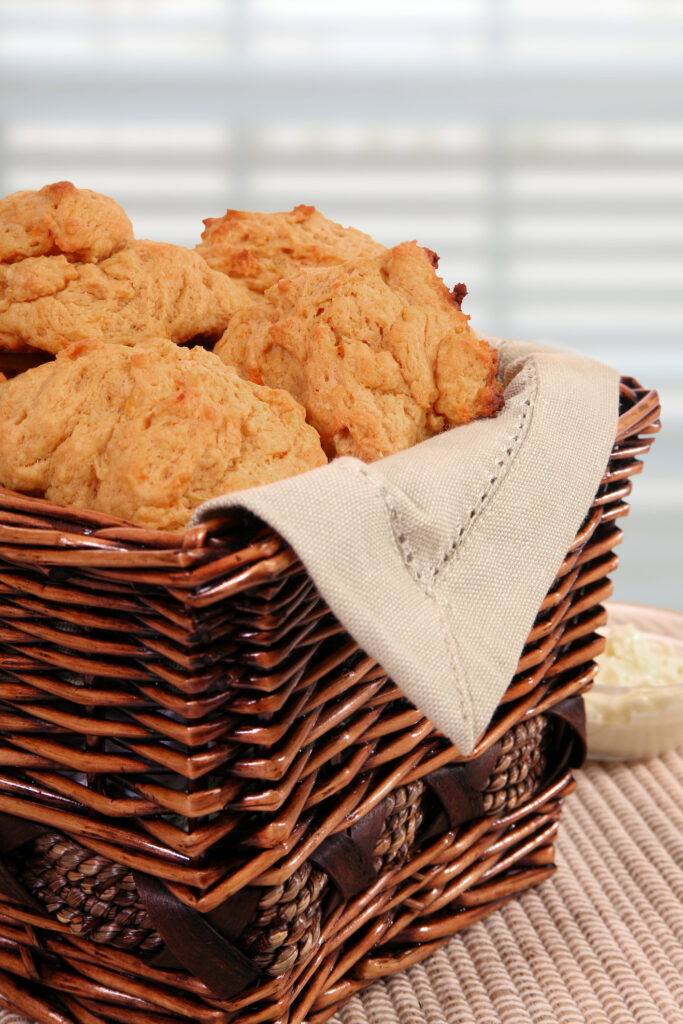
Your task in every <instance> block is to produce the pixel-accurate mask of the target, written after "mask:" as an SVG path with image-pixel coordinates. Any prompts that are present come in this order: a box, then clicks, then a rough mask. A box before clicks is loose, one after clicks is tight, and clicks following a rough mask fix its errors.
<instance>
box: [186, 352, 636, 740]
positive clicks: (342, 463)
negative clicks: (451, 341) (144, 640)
mask: <svg viewBox="0 0 683 1024" xmlns="http://www.w3.org/2000/svg"><path fill="white" fill-rule="evenodd" d="M492 343H493V344H496V345H497V347H498V353H499V376H500V379H501V381H502V382H503V386H504V390H505V407H504V409H503V410H502V411H501V412H500V413H499V414H498V416H497V417H496V418H495V419H485V420H476V421H475V422H473V423H470V424H468V425H467V426H461V427H456V428H453V429H451V430H448V431H446V432H444V433H442V434H439V435H437V436H436V437H433V438H430V439H429V440H427V441H423V442H422V443H421V444H418V445H415V446H414V447H413V448H410V449H408V450H406V451H403V452H399V453H397V454H395V455H391V456H389V457H388V458H385V459H380V460H379V461H377V462H374V463H371V464H365V463H363V462H360V461H359V460H358V459H354V458H348V457H344V458H339V459H335V460H334V461H332V462H331V463H330V464H329V465H327V466H323V467H321V468H319V469H314V470H311V471H309V472H307V473H304V474H302V475H300V476H296V477H292V478H290V479H287V480H281V481H278V482H276V483H272V484H268V485H266V486H263V487H255V488H252V489H250V490H246V491H240V492H236V493H232V494H228V495H225V496H224V497H219V498H214V499H212V500H211V501H208V502H205V503H204V504H203V505H202V506H200V508H199V509H197V511H196V512H195V515H194V518H193V523H196V522H200V521H201V520H202V519H206V518H210V517H212V516H214V515H215V514H216V512H218V511H220V510H222V509H226V508H231V507H235V506H240V507H242V508H245V509H249V510H250V511H251V512H253V513H254V514H255V515H257V516H258V517H259V518H261V519H263V520H264V521H265V522H267V523H269V524H270V526H272V527H273V528H274V529H275V530H277V531H278V532H279V533H280V534H281V535H282V536H283V537H284V538H285V540H287V541H288V542H289V543H290V544H291V545H292V547H293V548H294V550H295V551H296V552H297V554H298V556H299V558H300V559H301V561H302V562H303V564H304V565H305V566H306V569H307V570H308V572H309V574H310V575H311V577H312V578H313V580H314V581H315V583H316V586H317V588H318V590H319V591H320V593H321V595H322V597H323V598H324V599H325V601H326V602H327V603H328V605H329V607H330V608H331V609H332V611H333V612H334V614H335V615H336V617H337V618H338V619H339V621H340V622H341V623H342V624H343V625H344V627H345V628H346V630H347V631H348V632H349V633H350V634H351V635H352V636H353V637H354V639H355V640H356V641H357V642H358V644H359V645H360V646H361V647H362V648H363V650H365V651H366V652H367V653H368V654H369V655H371V656H372V657H373V658H375V659H376V660H377V661H379V662H380V663H381V665H382V666H383V667H384V669H385V670H386V671H387V672H388V673H389V675H390V677H391V678H392V679H393V680H394V681H395V683H396V684H397V685H398V686H399V687H400V688H401V690H403V692H404V693H405V695H406V696H407V697H408V698H409V699H410V700H411V701H412V702H413V703H414V704H415V705H416V706H417V707H419V708H420V710H421V711H422V712H423V713H424V714H425V715H426V716H427V717H428V718H429V719H430V720H431V721H432V722H433V724H434V725H435V726H436V727H437V728H438V729H440V730H441V731H442V732H443V733H444V734H445V735H446V736H447V737H448V738H449V739H450V740H451V742H452V743H453V744H455V746H456V747H457V748H458V749H459V751H460V752H461V753H462V754H463V755H467V754H469V753H471V751H472V750H473V748H474V746H475V744H476V742H477V739H478V738H479V736H480V735H481V734H482V733H483V732H484V730H485V729H486V727H487V725H488V723H489V721H490V719H491V716H492V715H493V713H494V711H495V709H496V707H497V705H498V703H499V701H500V699H501V698H502V696H503V694H504V692H505V690H506V688H507V686H508V684H509V682H510V679H511V678H512V676H513V674H514V671H515V668H516V666H517V662H518V660H519V656H520V653H521V651H522V648H523V646H524V643H525V640H526V638H527V636H528V634H529V631H530V630H531V627H532V626H533V623H534V620H535V618H536V615H537V613H538V609H539V607H540V604H541V602H542V601H543V598H544V597H545V595H546V593H547V591H548V589H549V587H550V585H551V584H552V582H553V580H554V578H555V576H556V574H557V571H558V569H559V567H560V565H561V564H562V561H563V559H564V557H565V555H566V553H567V550H568V548H569V546H570V544H571V542H572V541H573V539H574V537H575V535H576V533H577V531H578V529H579V527H580V525H581V523H582V521H583V519H584V517H585V514H586V512H587V511H588V508H589V507H590V505H591V503H592V500H593V497H594V495H595V492H596V490H597V488H598V486H599V484H600V481H601V479H602V475H603V472H604V470H605V466H606V464H607V461H608V458H609V455H610V451H611V448H612V445H613V443H614V438H615V435H616V429H617V417H618V397H619V387H618V382H619V378H618V374H617V372H616V370H614V369H612V368H611V367H608V366H605V365H604V364H602V363H597V362H595V361H593V360H589V359H585V358H583V357H580V356H577V355H573V354H570V353H566V352H562V351H555V350H553V349H549V348H546V347H543V346H534V345H529V344H526V343H523V342H517V341H503V342H495V341H494V342H492Z"/></svg>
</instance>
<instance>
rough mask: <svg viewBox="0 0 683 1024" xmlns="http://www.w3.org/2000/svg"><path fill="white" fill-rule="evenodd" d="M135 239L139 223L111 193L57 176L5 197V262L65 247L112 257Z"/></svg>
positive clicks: (1, 235)
mask: <svg viewBox="0 0 683 1024" xmlns="http://www.w3.org/2000/svg"><path fill="white" fill-rule="evenodd" d="M132 240H133V225H132V224H131V222H130V220H129V219H128V216H127V215H126V213H125V211H124V210H123V209H122V208H121V207H120V206H119V205H118V203H115V202H114V200H113V199H110V198H109V196H103V195H100V194H99V193H98V192H91V191H90V190H89V189H86V188H76V186H75V185H72V184H71V182H70V181H57V182H55V183H54V184H52V185H45V186H44V187H43V188H41V189H39V190H38V191H25V192H14V193H13V194H12V195H9V196H5V198H4V199H0V263H14V262H15V261H16V260H21V259H25V258H26V257H28V256H48V255H58V254H59V253H63V254H64V255H65V256H69V257H73V258H74V259H77V260H80V261H81V262H84V263H88V262H91V261H92V260H102V259H106V257H107V256H111V254H112V253H113V252H116V250H117V249H120V248H121V247H122V246H123V245H125V244H126V243H127V242H131V241H132Z"/></svg>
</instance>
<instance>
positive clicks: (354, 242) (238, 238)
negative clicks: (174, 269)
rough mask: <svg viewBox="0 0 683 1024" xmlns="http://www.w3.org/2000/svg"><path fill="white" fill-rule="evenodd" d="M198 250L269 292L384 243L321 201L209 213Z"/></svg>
mask: <svg viewBox="0 0 683 1024" xmlns="http://www.w3.org/2000/svg"><path fill="white" fill-rule="evenodd" d="M204 224H205V225H206V228H205V230H204V232H203V233H202V241H201V242H200V243H199V245H198V246H197V247H196V249H195V251H196V252H198V253H199V254H200V256H203V257H204V259H205V260H206V262H207V263H208V264H209V266H210V267H213V268H214V270H220V271H221V272H222V273H224V274H227V275H228V276H229V277H235V278H240V279H241V280H242V281H244V283H245V284H246V285H247V286H248V287H249V288H250V289H251V290H252V291H253V292H258V293H261V292H264V291H265V290H266V289H267V288H270V287H271V285H274V284H275V283H276V282H277V281H279V280H280V279H281V278H283V277H290V276H291V275H293V274H298V273H299V272H300V271H302V270H305V269H306V268H307V267H330V266H336V265H337V264H339V263H345V262H346V261H347V260H350V259H355V258H358V257H363V256H381V255H382V253H384V252H386V249H385V247H384V246H383V245H380V244H379V242H375V241H374V240H373V239H372V238H370V236H369V235H366V234H363V232H362V231H357V230H356V229H355V228H344V227H342V225H341V224H337V223H335V221H333V220H328V219H327V217H324V216H323V215H322V213H320V212H319V211H318V210H316V208H315V206H295V207H294V209H293V210H288V211H283V212H282V213H247V212H246V211H243V210H228V211H227V213H226V214H225V216H224V217H218V218H216V217H209V218H208V219H207V220H205V221H204Z"/></svg>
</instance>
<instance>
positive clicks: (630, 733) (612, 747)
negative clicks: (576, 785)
mask: <svg viewBox="0 0 683 1024" xmlns="http://www.w3.org/2000/svg"><path fill="white" fill-rule="evenodd" d="M606 609H607V626H606V628H605V630H604V631H603V632H605V633H609V630H610V629H613V628H615V627H616V626H622V625H632V626H633V627H634V628H635V629H636V630H637V631H638V633H639V634H640V635H641V636H642V637H644V638H645V639H646V640H648V641H650V642H651V643H652V644H668V645H670V646H671V647H672V648H673V649H674V651H675V652H676V653H677V654H678V655H679V656H680V657H681V659H683V615H682V614H681V613H680V612H674V611H670V610H668V609H664V608H651V607H648V606H646V605H636V604H622V603H620V602H616V601H614V602H611V603H608V604H607V605H606ZM586 727H587V739H588V756H589V757H592V758H595V759H596V760H604V761H630V760H640V759H642V758H650V757H657V756H658V755H659V754H663V753H665V752H666V751H667V750H671V749H672V748H674V747H678V746H680V747H683V683H681V684H675V685H671V686H669V685H662V686H653V685H652V684H648V683H646V682H644V683H643V684H642V685H641V684H638V683H632V684H625V685H623V686H622V685H615V684H613V683H610V684H601V682H600V673H599V672H598V675H597V677H596V681H595V683H594V684H593V686H592V688H591V689H590V690H589V692H588V693H587V694H586Z"/></svg>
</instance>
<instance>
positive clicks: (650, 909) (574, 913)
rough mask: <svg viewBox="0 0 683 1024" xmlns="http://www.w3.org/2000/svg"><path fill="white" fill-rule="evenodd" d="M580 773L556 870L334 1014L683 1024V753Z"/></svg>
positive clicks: (428, 1021)
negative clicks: (435, 950) (406, 969)
mask: <svg viewBox="0 0 683 1024" xmlns="http://www.w3.org/2000/svg"><path fill="white" fill-rule="evenodd" d="M577 781H578V787H577V790H576V792H575V793H574V794H573V795H572V796H571V797H570V798H569V800H568V802H567V805H566V807H565V811H564V813H563V816H562V821H561V826H560V832H559V838H558V842H557V863H558V870H557V872H556V873H555V875H554V876H553V877H552V879H550V881H548V882H545V883H544V884H542V885H540V886H537V887H536V888H535V889H532V890H530V891H528V892H527V893H524V894H523V895H522V896H520V897H518V898H516V899H515V900H513V901H512V902H511V903H508V904H507V905H506V906H505V907H503V908H502V909H501V910H499V911H496V912H495V913H494V914H492V915H491V916H490V917H488V918H487V919H486V920H485V921H483V922H481V923H479V924H476V925H473V926H472V927H471V928H469V929H468V930H467V931H465V932H463V933H462V934H461V935H459V936H456V937H455V938H454V939H452V940H451V941H450V942H449V943H448V944H447V945H445V946H444V947H443V948H442V949H441V950H439V951H438V952H437V953H435V954H433V955H432V956H431V957H430V958H429V959H428V960H426V961H424V962H423V963H421V964H418V965H417V966H415V967H412V968H410V969H409V970H408V971H405V972H404V973H402V974H399V975H397V976H396V977H394V978H391V979H389V980H387V981H385V982H382V983H377V984H375V985H373V986H372V987H371V988H369V989H366V990H365V991H364V992H362V993H360V994H359V995H358V996H355V997H354V998H353V999H351V1000H350V1002H349V1003H348V1004H347V1005H346V1006H345V1007H344V1008H343V1009H342V1010H341V1011H340V1012H339V1013H338V1014H337V1016H336V1017H334V1018H333V1022H334V1024H634V1022H636V1024H683V750H681V751H678V752H671V753H669V754H666V755H665V756H664V757H662V758H658V759H656V760H653V761H649V762H643V763H639V764H630V765H626V764H611V765H608V764H591V763H589V764H588V765H587V767H586V768H584V769H583V770H582V771H580V772H579V773H578V778H577ZM0 1024H26V1022H25V1020H24V1018H22V1017H18V1016H17V1015H16V1014H12V1013H7V1012H2V1011H0Z"/></svg>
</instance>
